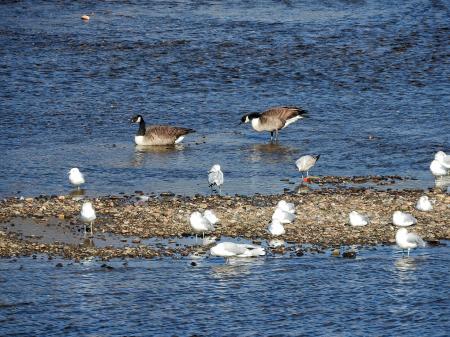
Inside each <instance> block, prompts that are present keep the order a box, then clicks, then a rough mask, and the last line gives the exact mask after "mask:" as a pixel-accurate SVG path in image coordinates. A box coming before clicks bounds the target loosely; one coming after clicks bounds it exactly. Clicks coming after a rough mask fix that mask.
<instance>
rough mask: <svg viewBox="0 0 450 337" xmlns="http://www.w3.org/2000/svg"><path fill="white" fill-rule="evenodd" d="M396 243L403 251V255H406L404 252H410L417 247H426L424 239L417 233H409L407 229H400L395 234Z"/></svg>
mask: <svg viewBox="0 0 450 337" xmlns="http://www.w3.org/2000/svg"><path fill="white" fill-rule="evenodd" d="M395 242H396V243H397V245H398V246H399V247H400V248H401V249H402V253H403V255H404V254H405V252H404V250H405V249H407V250H408V256H409V251H410V250H411V248H412V249H414V248H417V247H425V242H424V241H423V240H422V238H421V237H420V236H419V235H417V234H416V233H408V230H407V229H406V228H400V229H399V230H398V231H397V233H396V234H395Z"/></svg>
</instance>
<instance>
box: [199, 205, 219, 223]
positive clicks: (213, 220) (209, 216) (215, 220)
mask: <svg viewBox="0 0 450 337" xmlns="http://www.w3.org/2000/svg"><path fill="white" fill-rule="evenodd" d="M203 217H204V218H205V219H206V220H208V221H209V222H210V223H211V224H212V225H215V224H216V223H218V222H219V218H218V217H217V216H216V214H215V213H214V212H213V211H211V210H210V209H207V210H206V211H204V212H203Z"/></svg>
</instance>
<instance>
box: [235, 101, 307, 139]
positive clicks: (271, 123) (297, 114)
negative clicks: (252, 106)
mask: <svg viewBox="0 0 450 337" xmlns="http://www.w3.org/2000/svg"><path fill="white" fill-rule="evenodd" d="M306 115H307V111H305V110H303V109H302V108H297V107H295V106H282V107H274V108H270V109H268V110H266V111H264V112H262V113H259V112H253V113H249V114H246V115H244V116H242V118H241V123H239V124H242V123H250V122H251V123H252V127H253V129H255V130H256V131H258V132H261V131H268V132H270V140H273V139H274V138H273V133H274V132H275V140H278V131H279V130H281V129H284V128H285V127H286V126H288V125H289V124H292V123H294V122H296V121H298V120H299V119H301V118H304V117H306Z"/></svg>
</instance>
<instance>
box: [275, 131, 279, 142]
mask: <svg viewBox="0 0 450 337" xmlns="http://www.w3.org/2000/svg"><path fill="white" fill-rule="evenodd" d="M275 139H276V141H278V129H277V130H275Z"/></svg>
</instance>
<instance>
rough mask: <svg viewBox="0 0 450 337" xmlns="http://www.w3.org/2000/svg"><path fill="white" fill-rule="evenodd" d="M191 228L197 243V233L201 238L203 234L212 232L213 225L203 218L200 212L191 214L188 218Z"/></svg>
mask: <svg viewBox="0 0 450 337" xmlns="http://www.w3.org/2000/svg"><path fill="white" fill-rule="evenodd" d="M189 221H190V223H191V227H192V229H193V230H194V232H195V240H196V241H197V233H202V236H203V238H204V237H205V233H208V232H212V231H213V230H214V225H213V224H212V223H211V222H210V221H209V220H208V219H207V218H206V217H204V216H203V215H202V214H201V213H200V212H193V213H192V214H191V216H190V218H189Z"/></svg>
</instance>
